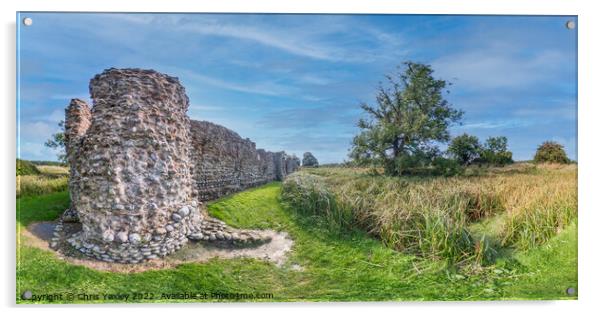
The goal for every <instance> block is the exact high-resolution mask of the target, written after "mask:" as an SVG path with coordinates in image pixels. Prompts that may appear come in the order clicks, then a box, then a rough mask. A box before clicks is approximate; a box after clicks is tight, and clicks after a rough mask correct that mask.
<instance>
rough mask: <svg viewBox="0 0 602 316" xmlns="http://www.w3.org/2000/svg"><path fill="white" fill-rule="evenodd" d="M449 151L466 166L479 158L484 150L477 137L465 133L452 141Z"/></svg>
mask: <svg viewBox="0 0 602 316" xmlns="http://www.w3.org/2000/svg"><path fill="white" fill-rule="evenodd" d="M447 151H448V152H449V153H450V154H451V155H452V156H453V157H454V158H455V159H456V160H457V161H458V162H460V163H461V164H463V165H465V166H466V165H469V164H471V163H472V162H473V161H475V160H477V159H478V158H479V156H480V153H481V151H482V148H481V144H480V143H479V139H478V138H477V137H476V136H472V135H468V134H466V133H464V134H462V135H460V136H457V137H455V138H454V139H452V141H451V143H450V144H449V147H448V148H447Z"/></svg>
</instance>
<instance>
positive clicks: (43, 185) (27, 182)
mask: <svg viewBox="0 0 602 316" xmlns="http://www.w3.org/2000/svg"><path fill="white" fill-rule="evenodd" d="M37 169H38V170H39V171H40V173H39V174H35V175H20V176H19V175H18V176H17V190H16V191H17V192H16V193H17V197H21V196H36V195H42V194H49V193H53V192H60V191H65V190H67V182H68V174H69V171H68V169H67V168H66V167H61V166H37Z"/></svg>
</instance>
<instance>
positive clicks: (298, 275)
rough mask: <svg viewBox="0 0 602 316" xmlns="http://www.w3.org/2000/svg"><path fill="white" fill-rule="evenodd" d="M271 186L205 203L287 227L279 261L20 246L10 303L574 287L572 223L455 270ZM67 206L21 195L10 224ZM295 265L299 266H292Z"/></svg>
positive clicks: (241, 219)
mask: <svg viewBox="0 0 602 316" xmlns="http://www.w3.org/2000/svg"><path fill="white" fill-rule="evenodd" d="M280 191H281V187H280V183H271V184H268V185H265V186H262V187H259V188H256V189H251V190H248V191H245V192H242V193H238V194H235V195H233V196H229V197H226V198H223V199H221V200H219V201H216V202H215V203H211V204H210V205H209V206H208V210H209V212H210V213H211V214H212V215H214V216H216V217H219V218H221V219H223V220H224V221H226V222H227V223H228V224H230V225H232V226H236V227H241V228H270V229H276V230H282V231H286V232H288V233H289V234H290V236H291V237H292V238H293V239H294V241H295V244H294V247H293V250H292V252H291V253H290V256H289V259H288V261H287V262H286V264H285V265H284V266H283V267H277V266H275V265H274V264H271V263H266V262H263V261H259V260H253V259H235V260H217V259H214V260H211V261H210V262H207V263H202V264H201V263H189V264H183V265H180V266H178V267H176V268H174V269H166V270H158V271H147V272H141V273H131V274H122V273H110V272H100V271H96V270H92V269H89V268H86V267H81V266H75V265H71V264H68V263H66V262H64V261H62V260H60V259H58V258H57V257H56V255H54V254H53V253H51V252H49V251H43V250H39V249H36V248H32V247H29V246H24V245H23V243H22V242H20V243H19V248H18V263H17V293H16V294H17V301H18V303H31V301H23V300H21V299H20V298H19V296H20V294H21V293H22V292H23V291H25V290H30V291H32V293H34V294H53V293H76V294H77V293H86V294H103V293H109V294H121V293H130V294H131V293H153V295H154V297H153V299H152V300H133V301H137V302H148V301H167V302H177V301H184V302H190V300H167V299H161V294H162V293H184V292H186V293H190V292H198V293H214V292H218V293H219V292H221V293H224V292H229V293H272V294H273V299H267V300H264V301H373V300H379V301H389V300H421V301H423V300H499V299H567V298H574V297H568V296H567V295H566V294H565V293H564V290H565V289H566V288H567V287H569V286H573V287H576V284H577V272H576V271H577V266H576V264H575V261H576V249H577V245H576V239H575V238H576V237H575V235H576V226H575V225H572V226H569V227H568V228H567V229H565V230H564V232H563V233H562V234H560V235H559V236H557V237H554V238H553V239H552V241H550V242H549V243H546V244H544V245H543V246H539V247H535V248H533V249H532V250H530V251H529V252H517V253H515V255H514V256H513V257H511V258H507V259H504V260H500V261H499V262H497V263H495V264H494V265H491V266H488V267H481V268H480V269H478V270H470V271H469V270H466V271H464V270H454V269H449V268H448V267H447V265H446V264H445V262H443V261H438V260H427V259H423V258H420V257H416V256H413V255H409V254H405V253H403V252H398V251H395V250H393V249H391V248H389V247H387V246H385V245H383V243H382V242H381V241H379V240H376V239H375V238H373V237H371V236H370V235H368V234H367V233H366V232H365V231H364V230H362V229H354V228H350V229H332V225H331V224H330V223H329V222H328V221H326V220H324V218H323V217H322V216H320V215H311V214H302V213H299V212H296V211H293V210H292V209H290V208H289V207H287V206H286V204H283V203H282V202H281V201H280ZM68 203H69V201H68V195H67V194H66V193H65V192H61V193H54V194H50V195H43V196H38V197H35V198H29V197H27V198H20V199H18V200H17V205H18V208H19V210H18V212H17V225H18V226H19V228H21V229H22V228H23V227H24V226H25V225H27V224H29V223H31V222H34V221H42V220H50V219H53V218H56V217H57V216H58V215H59V214H60V213H61V212H62V210H64V209H65V208H66V207H67V206H68ZM549 260H553V261H552V263H553V264H554V266H552V265H549V264H548V263H547V262H548V261H549ZM294 264H298V265H300V266H301V267H303V270H302V271H297V270H295V269H293V268H292V266H293V265H294ZM108 301H110V300H108ZM131 301H132V300H130V302H131ZM55 302H71V301H66V300H58V301H55ZM74 302H75V303H91V302H107V300H104V299H102V298H101V299H99V300H92V301H83V300H76V301H74ZM116 302H118V301H116Z"/></svg>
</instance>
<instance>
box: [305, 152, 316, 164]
mask: <svg viewBox="0 0 602 316" xmlns="http://www.w3.org/2000/svg"><path fill="white" fill-rule="evenodd" d="M318 165H319V164H318V159H316V157H314V155H312V153H310V152H306V153H304V154H303V167H317V166H318Z"/></svg>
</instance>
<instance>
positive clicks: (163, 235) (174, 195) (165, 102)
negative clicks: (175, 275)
mask: <svg viewBox="0 0 602 316" xmlns="http://www.w3.org/2000/svg"><path fill="white" fill-rule="evenodd" d="M90 94H91V97H92V100H93V102H94V106H93V108H92V111H91V113H90V114H89V115H88V114H86V110H85V109H86V108H87V106H86V105H85V104H82V103H83V101H77V100H75V101H73V102H72V103H71V105H70V107H69V108H68V110H67V113H66V114H67V116H66V124H65V125H66V131H67V136H68V144H69V145H68V148H69V149H68V151H69V156H70V157H69V159H70V162H71V166H72V167H71V169H72V173H73V174H75V175H76V176H75V177H73V179H71V180H70V185H69V189H70V193H71V199H72V203H73V205H74V206H75V207H76V209H77V212H78V215H79V218H80V221H81V222H82V226H83V227H82V229H83V230H82V232H81V233H80V235H78V236H76V237H75V238H71V239H70V242H71V243H72V244H73V245H74V246H75V247H77V248H78V249H80V250H81V251H83V252H84V253H86V254H88V255H91V256H94V257H97V258H102V259H106V260H107V261H110V260H117V261H124V262H137V261H139V260H141V259H143V258H153V257H156V256H161V255H165V254H168V253H171V252H173V251H174V250H175V249H178V248H179V247H180V246H181V245H182V244H184V243H185V242H186V241H187V238H186V234H187V233H188V230H189V226H191V225H195V223H193V222H194V221H195V220H196V221H198V218H199V216H200V214H199V211H198V207H197V201H196V200H195V199H194V198H193V190H194V186H193V184H192V183H193V180H192V175H191V174H190V168H189V166H190V164H191V161H190V136H189V134H190V133H189V128H188V116H187V115H186V111H187V109H188V97H187V96H186V94H185V92H184V87H182V86H181V85H180V83H179V82H178V80H177V78H173V77H169V76H167V75H163V74H160V73H157V72H155V71H148V70H140V69H108V70H106V71H104V72H103V73H102V74H99V75H97V76H95V77H94V78H93V79H92V80H91V82H90ZM86 118H88V119H89V120H90V123H89V127H88V128H87V129H86V128H85V126H86V123H85V122H86Z"/></svg>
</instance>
